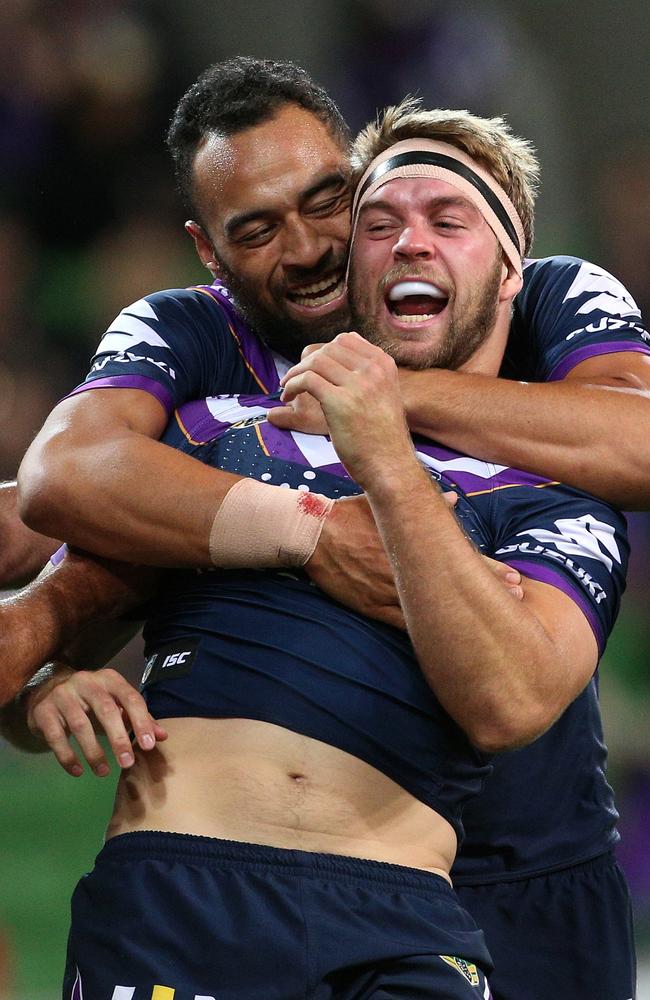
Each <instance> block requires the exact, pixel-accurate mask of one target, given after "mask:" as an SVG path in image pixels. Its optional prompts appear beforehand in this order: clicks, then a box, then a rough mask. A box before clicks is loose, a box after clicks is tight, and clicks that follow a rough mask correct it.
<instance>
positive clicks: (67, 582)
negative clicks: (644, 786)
mask: <svg viewBox="0 0 650 1000" xmlns="http://www.w3.org/2000/svg"><path fill="white" fill-rule="evenodd" d="M150 584H151V575H150V571H149V570H147V569H144V568H142V567H134V566H128V565H126V564H121V563H112V564H111V563H107V562H104V561H102V560H99V559H90V558H86V557H84V556H80V555H77V554H75V553H69V554H68V556H67V557H66V558H65V559H64V560H63V561H62V562H61V563H59V564H58V565H57V566H56V567H49V568H48V569H47V570H46V571H45V572H44V573H43V574H42V575H41V576H40V577H39V578H38V579H36V580H35V581H34V582H33V583H31V584H29V585H28V586H27V587H25V588H23V590H21V591H18V592H17V593H16V594H13V595H11V596H10V597H8V598H6V599H5V600H4V601H1V602H0V705H5V704H7V703H8V702H9V701H10V700H11V699H12V698H13V697H14V696H15V695H16V694H17V693H18V692H19V691H20V690H21V688H22V687H23V685H24V684H25V683H26V682H27V681H28V680H29V679H30V678H31V677H32V675H33V674H34V673H35V672H36V671H37V670H38V669H39V668H40V667H41V665H42V664H43V663H45V662H46V661H47V660H49V659H51V658H52V657H53V656H55V655H57V654H59V653H60V651H61V650H62V649H63V648H64V647H69V646H70V644H71V643H73V642H78V641H79V640H80V639H82V638H83V630H84V628H85V627H86V626H87V625H88V624H89V623H90V622H97V621H99V622H107V621H112V620H113V619H116V618H119V616H120V615H121V614H123V613H124V612H125V611H127V610H129V609H130V608H132V607H135V606H137V605H138V604H139V603H140V602H141V601H142V599H143V594H145V595H146V593H147V592H148V588H149V586H150ZM145 588H147V589H145Z"/></svg>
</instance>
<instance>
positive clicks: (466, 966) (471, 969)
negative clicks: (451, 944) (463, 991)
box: [440, 955, 479, 986]
mask: <svg viewBox="0 0 650 1000" xmlns="http://www.w3.org/2000/svg"><path fill="white" fill-rule="evenodd" d="M440 958H441V959H442V960H443V962H446V963H447V965H451V967H452V969H455V970H456V972H460V974H461V976H464V977H465V979H466V980H467V982H468V983H469V985H470V986H478V984H479V983H478V969H477V968H476V966H475V965H473V964H472V962H466V961H465V959H464V958H454V957H453V956H452V955H441V956H440Z"/></svg>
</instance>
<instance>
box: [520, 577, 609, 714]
mask: <svg viewBox="0 0 650 1000" xmlns="http://www.w3.org/2000/svg"><path fill="white" fill-rule="evenodd" d="M522 589H523V592H524V597H523V605H524V607H525V608H526V609H527V610H528V611H529V612H530V614H532V616H533V617H534V619H535V620H536V621H537V622H538V623H539V625H540V626H541V627H542V629H543V630H544V632H545V634H546V636H547V637H548V639H549V640H550V641H551V643H552V644H553V646H554V648H555V650H556V653H557V667H558V670H557V675H556V676H557V683H558V685H559V686H560V687H561V689H562V690H561V691H560V690H558V696H559V697H560V700H561V701H562V702H564V705H565V707H566V706H567V705H569V704H570V703H571V702H572V701H573V699H574V698H577V696H578V695H579V694H580V692H581V691H582V690H583V689H584V688H585V687H586V685H587V684H588V683H589V680H590V679H591V677H592V675H593V673H594V671H595V669H596V667H597V665H598V642H597V640H596V636H595V634H594V631H593V629H592V627H591V625H590V624H589V621H588V619H587V616H586V614H585V612H584V611H583V610H582V609H581V608H580V607H579V605H578V604H577V602H576V601H574V600H573V598H571V597H570V596H569V595H568V594H566V593H564V592H563V591H561V590H560V589H559V588H558V587H555V586H553V585H551V584H548V583H542V582H541V581H539V580H531V579H530V577H526V576H522Z"/></svg>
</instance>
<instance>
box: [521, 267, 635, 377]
mask: <svg viewBox="0 0 650 1000" xmlns="http://www.w3.org/2000/svg"><path fill="white" fill-rule="evenodd" d="M621 351H635V352H638V353H641V354H650V334H649V333H648V332H647V331H646V329H645V328H644V326H643V320H642V318H641V313H640V311H639V307H638V306H637V304H636V303H635V301H634V299H633V298H632V296H631V295H630V293H629V292H628V291H627V290H626V289H625V288H624V286H623V285H622V284H621V283H620V281H618V280H617V279H616V278H614V277H613V276H612V275H611V274H609V273H608V272H607V271H604V270H603V269H602V267H598V266H597V265H596V264H590V263H589V262H588V261H584V260H579V259H578V258H576V257H546V258H543V259H541V260H527V261H524V285H523V288H522V290H521V291H520V292H519V294H518V295H517V297H516V299H515V302H514V312H513V318H512V324H511V327H510V338H509V341H508V349H507V352H506V358H505V361H504V365H503V369H502V374H503V375H505V376H506V377H509V378H517V379H527V380H529V381H531V382H552V381H557V380H559V379H562V378H564V377H565V376H566V375H567V374H568V373H569V372H570V371H571V370H572V369H573V368H575V366H576V365H578V364H580V362H581V361H586V360H587V359H588V358H593V357H596V356H598V355H602V354H617V353H619V352H621Z"/></svg>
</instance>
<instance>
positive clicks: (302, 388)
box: [280, 371, 333, 403]
mask: <svg viewBox="0 0 650 1000" xmlns="http://www.w3.org/2000/svg"><path fill="white" fill-rule="evenodd" d="M332 388H333V385H332V383H331V382H330V381H328V379H326V378H323V376H322V375H319V374H318V373H317V372H314V371H305V372H302V373H301V374H300V375H296V376H294V377H293V378H292V379H290V381H289V382H287V384H286V385H285V387H284V389H283V390H282V395H281V396H280V399H281V400H282V402H283V403H290V402H291V401H292V400H293V399H295V398H296V396H298V395H300V393H301V392H308V393H309V395H310V396H313V397H314V399H317V400H318V402H319V403H323V402H324V401H325V399H327V397H328V394H329V393H330V392H331V391H332Z"/></svg>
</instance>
